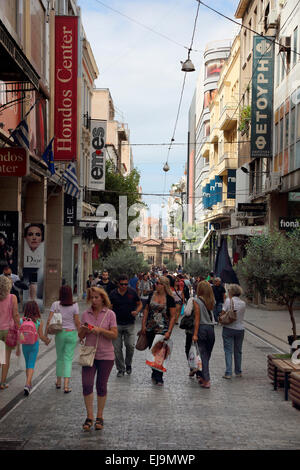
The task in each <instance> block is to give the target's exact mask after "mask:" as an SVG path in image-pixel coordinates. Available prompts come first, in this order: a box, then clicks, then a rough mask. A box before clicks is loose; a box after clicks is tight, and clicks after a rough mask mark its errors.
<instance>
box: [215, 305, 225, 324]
mask: <svg viewBox="0 0 300 470" xmlns="http://www.w3.org/2000/svg"><path fill="white" fill-rule="evenodd" d="M222 307H223V304H222V302H220V303H217V304H215V306H214V317H215V320H216V322H217V323H218V321H219V315H220V313H221V312H222Z"/></svg>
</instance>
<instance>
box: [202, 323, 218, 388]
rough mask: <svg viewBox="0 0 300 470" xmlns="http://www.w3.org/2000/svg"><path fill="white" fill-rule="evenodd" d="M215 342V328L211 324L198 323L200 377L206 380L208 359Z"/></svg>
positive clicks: (208, 377)
mask: <svg viewBox="0 0 300 470" xmlns="http://www.w3.org/2000/svg"><path fill="white" fill-rule="evenodd" d="M214 344H215V330H214V327H213V325H200V326H199V331H198V346H199V352H200V356H201V361H202V372H201V377H202V378H203V379H204V380H205V381H208V380H209V379H210V375H209V360H210V356H211V353H212V350H213V347H214Z"/></svg>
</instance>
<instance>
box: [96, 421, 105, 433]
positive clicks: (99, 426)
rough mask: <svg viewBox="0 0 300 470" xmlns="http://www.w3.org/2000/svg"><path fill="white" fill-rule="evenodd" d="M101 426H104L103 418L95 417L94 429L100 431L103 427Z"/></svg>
mask: <svg viewBox="0 0 300 470" xmlns="http://www.w3.org/2000/svg"><path fill="white" fill-rule="evenodd" d="M103 426H104V422H103V418H96V422H95V429H96V431H101V429H103Z"/></svg>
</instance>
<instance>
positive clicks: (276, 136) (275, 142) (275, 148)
mask: <svg viewBox="0 0 300 470" xmlns="http://www.w3.org/2000/svg"><path fill="white" fill-rule="evenodd" d="M277 154H278V122H277V123H276V124H275V130H274V155H277Z"/></svg>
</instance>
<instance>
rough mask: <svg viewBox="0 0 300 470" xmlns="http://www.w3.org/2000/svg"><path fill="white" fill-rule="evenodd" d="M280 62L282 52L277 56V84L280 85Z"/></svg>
mask: <svg viewBox="0 0 300 470" xmlns="http://www.w3.org/2000/svg"><path fill="white" fill-rule="evenodd" d="M280 62H281V56H280V54H277V56H276V86H278V85H279V82H280Z"/></svg>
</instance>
